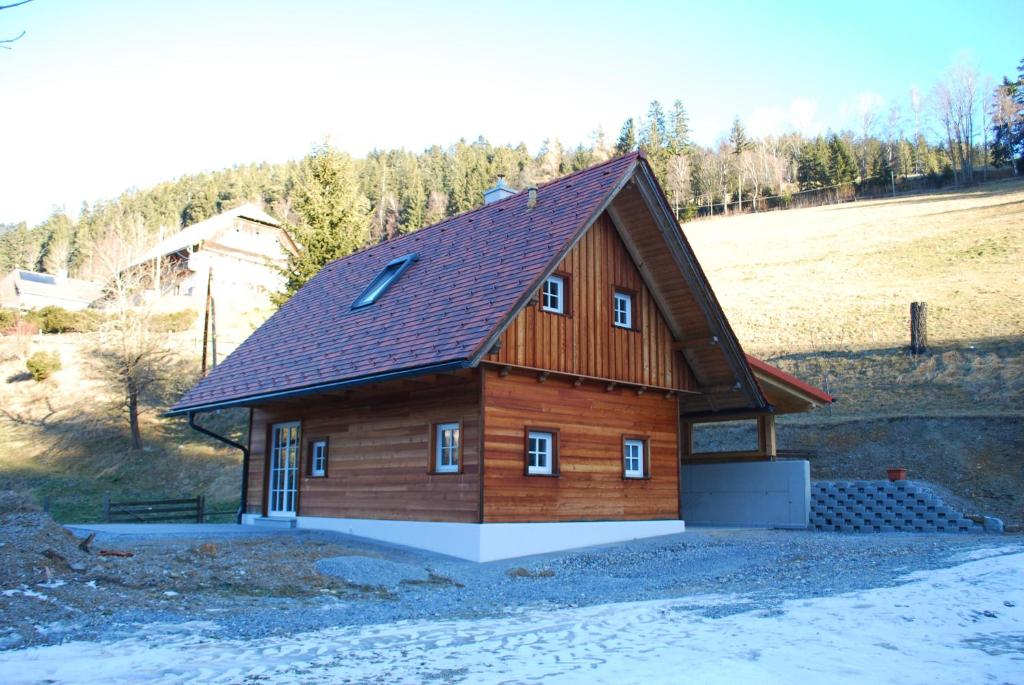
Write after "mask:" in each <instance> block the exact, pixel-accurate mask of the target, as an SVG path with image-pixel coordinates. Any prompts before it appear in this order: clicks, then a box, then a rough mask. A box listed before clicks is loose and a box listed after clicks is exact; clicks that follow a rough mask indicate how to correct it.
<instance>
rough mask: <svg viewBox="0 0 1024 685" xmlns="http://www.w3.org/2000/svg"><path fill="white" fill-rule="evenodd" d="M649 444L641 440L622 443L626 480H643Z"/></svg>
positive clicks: (626, 439) (628, 440)
mask: <svg viewBox="0 0 1024 685" xmlns="http://www.w3.org/2000/svg"><path fill="white" fill-rule="evenodd" d="M646 451H647V442H646V441H645V440H642V439H639V438H625V439H624V440H623V441H622V473H623V475H625V477H626V478H643V477H644V476H646V475H647V474H646V473H644V467H645V464H646V457H647V455H646V454H644V452H646Z"/></svg>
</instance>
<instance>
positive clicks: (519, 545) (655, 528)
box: [242, 514, 686, 562]
mask: <svg viewBox="0 0 1024 685" xmlns="http://www.w3.org/2000/svg"><path fill="white" fill-rule="evenodd" d="M258 518H259V517H257V516H255V515H253V514H246V515H245V516H243V517H242V523H244V524H248V525H255V524H256V522H257V519H258ZM295 525H296V527H298V528H314V529H318V530H333V531H335V532H338V533H345V534H346V535H355V536H358V537H364V538H370V539H372V540H379V541H381V542H389V543H392V544H396V545H405V546H407V547H416V548H418V549H425V550H428V551H430V552H437V553H439V554H447V555H449V556H453V557H458V558H460V559H468V560H469V561H479V562H483V561H496V560H499V559H514V558H516V557H525V556H530V555H533V554H543V553H545V552H558V551H562V550H567V549H576V548H579V547H590V546H593V545H603V544H608V543H612V542H624V541H626V540H638V539H641V538H650V537H659V536H662V535H673V534H675V533H682V532H684V531H685V530H686V524H685V523H683V521H679V520H671V521H568V522H560V523H445V522H441V521H389V520H382V519H341V518H326V517H319V516H298V517H296V518H295Z"/></svg>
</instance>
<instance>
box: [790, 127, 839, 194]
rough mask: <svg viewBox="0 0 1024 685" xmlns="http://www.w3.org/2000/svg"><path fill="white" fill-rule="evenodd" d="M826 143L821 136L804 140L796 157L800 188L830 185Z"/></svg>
mask: <svg viewBox="0 0 1024 685" xmlns="http://www.w3.org/2000/svg"><path fill="white" fill-rule="evenodd" d="M830 177H831V172H830V171H829V150H828V144H827V143H826V142H825V139H824V138H822V137H821V136H817V137H816V138H815V139H814V140H809V141H805V142H804V143H803V145H802V146H801V147H800V154H799V157H798V159H797V180H798V181H799V182H800V189H801V190H813V189H815V188H823V187H825V186H827V185H831V179H830Z"/></svg>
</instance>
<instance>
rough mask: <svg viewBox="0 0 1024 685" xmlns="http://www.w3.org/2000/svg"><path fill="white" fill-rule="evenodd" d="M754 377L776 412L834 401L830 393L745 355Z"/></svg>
mask: <svg viewBox="0 0 1024 685" xmlns="http://www.w3.org/2000/svg"><path fill="white" fill-rule="evenodd" d="M747 363H748V364H749V365H750V368H751V369H752V370H753V372H754V378H756V379H757V383H758V385H760V386H761V389H762V391H764V394H765V397H767V398H768V401H769V402H771V404H772V406H773V407H774V412H775V413H776V414H795V413H799V412H806V411H813V410H814V409H818V408H819V407H824V406H828V405H830V404H832V403H833V402H835V398H833V397H832V396H831V395H830V394H828V393H827V392H825V391H824V390H822V389H820V388H816V387H814V386H813V385H811V384H809V383H805V382H804V381H802V380H800V379H799V378H797V377H796V376H794V375H792V374H789V373H786V372H785V371H783V370H782V369H780V368H778V367H776V366H772V365H771V364H769V363H768V362H765V361H762V360H760V359H758V358H757V357H752V356H750V355H749V354H748V355H747Z"/></svg>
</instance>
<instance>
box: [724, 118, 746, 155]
mask: <svg viewBox="0 0 1024 685" xmlns="http://www.w3.org/2000/svg"><path fill="white" fill-rule="evenodd" d="M729 145H730V146H732V153H733V154H734V155H736V156H737V157H738V156H739V155H741V154H743V153H744V152H745V151H746V150H748V149H749V148H750V139H749V138H747V130H746V129H745V128H743V124H742V123H741V122H740V118H739V117H736V118H735V119H733V120H732V128H731V129H729Z"/></svg>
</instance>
